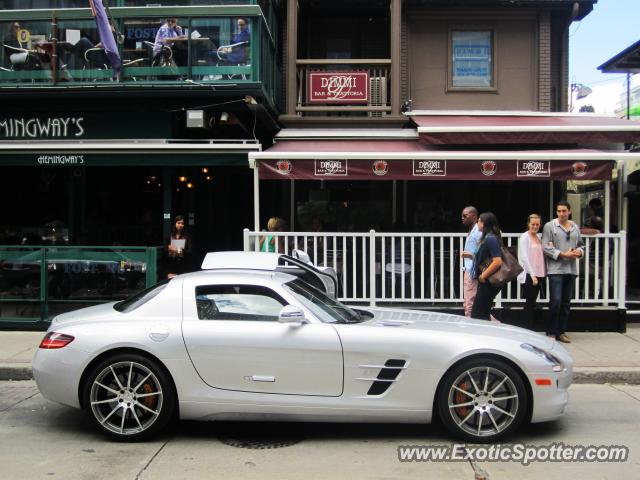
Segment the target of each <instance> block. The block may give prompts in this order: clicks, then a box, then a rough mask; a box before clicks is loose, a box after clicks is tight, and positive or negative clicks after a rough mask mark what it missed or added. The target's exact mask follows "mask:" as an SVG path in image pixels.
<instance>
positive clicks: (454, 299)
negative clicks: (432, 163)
mask: <svg viewBox="0 0 640 480" xmlns="http://www.w3.org/2000/svg"><path fill="white" fill-rule="evenodd" d="M268 235H269V236H275V237H277V239H278V245H279V248H280V250H281V251H283V252H284V253H288V252H289V251H291V249H293V248H298V249H302V250H305V251H306V252H307V253H308V254H309V256H310V258H311V260H312V261H313V262H314V263H316V264H318V265H323V266H330V267H333V268H334V269H335V270H336V272H337V273H338V278H339V283H340V287H339V294H338V296H339V299H340V300H341V301H344V302H349V303H364V302H366V303H369V304H371V305H376V304H378V303H381V304H399V303H400V304H411V305H412V306H415V307H420V306H430V305H441V306H447V305H448V306H458V307H461V306H462V300H463V299H462V292H463V276H462V267H461V265H460V252H461V251H462V250H463V246H464V241H465V238H466V234H464V233H378V232H375V231H373V230H372V231H370V232H368V233H339V232H335V233H333V232H332V233H328V232H327V233H317V232H286V233H283V232H269V233H268ZM264 236H265V232H251V231H249V230H245V231H244V249H245V251H259V250H260V247H259V245H260V238H262V237H264ZM502 237H503V240H504V242H505V244H506V245H507V246H511V247H514V248H515V247H517V242H518V238H519V237H520V234H519V233H506V234H503V235H502ZM583 239H584V242H585V255H584V258H583V259H582V260H580V261H579V262H578V272H579V273H578V276H577V277H576V280H575V282H576V283H575V286H576V288H575V294H574V299H573V300H574V302H576V303H578V304H583V305H588V306H612V307H618V308H625V300H626V297H625V284H626V233H625V232H620V233H617V234H600V235H589V236H584V238H583ZM516 249H517V248H516ZM520 290H521V289H520V286H519V284H518V283H517V281H515V280H514V281H513V282H511V283H509V284H508V285H506V286H505V287H504V288H503V289H502V291H501V292H500V293H499V294H498V297H497V298H496V305H497V306H501V305H502V304H521V303H524V298H523V297H522V296H521V292H520ZM548 299H549V293H548V290H547V292H546V294H545V295H543V298H541V299H540V302H541V303H543V304H544V303H547V302H548Z"/></svg>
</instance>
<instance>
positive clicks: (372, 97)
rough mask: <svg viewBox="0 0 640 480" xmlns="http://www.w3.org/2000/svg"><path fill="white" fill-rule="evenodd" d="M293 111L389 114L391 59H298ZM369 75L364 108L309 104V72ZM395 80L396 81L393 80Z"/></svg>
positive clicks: (368, 114) (370, 114)
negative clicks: (295, 97) (295, 96)
mask: <svg viewBox="0 0 640 480" xmlns="http://www.w3.org/2000/svg"><path fill="white" fill-rule="evenodd" d="M296 64H297V105H296V112H298V113H301V114H302V115H325V116H327V115H345V114H348V115H355V116H369V117H381V116H384V115H386V114H387V113H389V112H391V82H392V80H393V79H391V59H309V60H297V61H296ZM363 71H365V72H368V73H369V99H368V101H367V103H366V104H364V105H344V104H340V105H335V104H331V103H326V104H320V105H319V104H318V102H314V103H313V105H312V104H311V103H310V102H309V84H308V80H307V79H308V76H309V73H311V72H363ZM396 81H397V80H396Z"/></svg>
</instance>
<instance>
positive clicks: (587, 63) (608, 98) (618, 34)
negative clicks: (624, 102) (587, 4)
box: [569, 0, 640, 114]
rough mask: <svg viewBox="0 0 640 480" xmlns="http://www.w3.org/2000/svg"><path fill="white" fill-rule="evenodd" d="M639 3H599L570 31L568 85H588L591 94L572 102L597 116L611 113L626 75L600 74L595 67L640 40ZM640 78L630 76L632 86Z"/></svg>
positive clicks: (636, 0)
mask: <svg viewBox="0 0 640 480" xmlns="http://www.w3.org/2000/svg"><path fill="white" fill-rule="evenodd" d="M639 20H640V0H598V3H596V4H595V5H594V7H593V11H592V12H591V13H589V15H587V16H586V17H585V18H584V19H583V20H582V21H580V22H574V23H573V24H571V27H570V28H569V82H570V83H581V84H583V85H587V86H589V87H590V88H591V89H592V90H593V93H592V94H590V95H589V96H588V97H586V98H583V99H580V100H578V101H576V102H574V111H575V110H577V109H578V108H579V107H580V106H581V105H592V106H593V107H594V108H595V110H596V113H602V114H613V113H614V110H615V107H616V103H617V102H618V101H619V100H620V93H621V92H623V91H626V90H625V88H626V87H625V82H626V75H625V74H617V73H601V72H600V70H598V66H600V65H602V64H603V63H604V62H606V61H607V60H609V59H610V58H611V57H613V56H615V55H616V54H617V53H620V52H621V51H622V50H624V49H625V48H627V47H629V46H630V45H632V44H634V43H635V42H637V41H638V40H640V28H638V21H639ZM634 84H640V75H635V76H634V77H632V86H633V85H634Z"/></svg>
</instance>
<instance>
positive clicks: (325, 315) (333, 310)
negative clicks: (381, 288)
mask: <svg viewBox="0 0 640 480" xmlns="http://www.w3.org/2000/svg"><path fill="white" fill-rule="evenodd" d="M284 286H285V288H287V289H288V290H289V291H291V292H292V293H293V294H294V295H295V296H296V298H297V299H298V300H299V301H300V303H301V304H303V305H304V306H305V307H307V308H308V309H309V310H311V311H312V312H313V313H314V315H316V316H317V317H318V318H319V319H320V320H322V321H323V322H325V323H359V322H362V321H363V319H362V316H361V315H360V314H359V313H358V312H356V311H355V310H352V309H351V308H349V307H347V306H346V305H343V304H342V303H340V302H338V301H337V300H334V299H332V298H330V297H328V296H326V295H325V294H324V293H322V292H321V291H320V290H318V289H317V288H315V287H313V286H311V285H309V284H308V283H306V282H304V281H302V280H299V279H296V280H293V281H291V282H288V283H285V285H284Z"/></svg>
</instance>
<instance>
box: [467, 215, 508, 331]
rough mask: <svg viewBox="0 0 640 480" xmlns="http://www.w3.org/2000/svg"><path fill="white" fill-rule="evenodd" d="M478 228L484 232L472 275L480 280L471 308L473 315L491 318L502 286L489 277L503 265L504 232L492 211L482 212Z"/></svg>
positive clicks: (474, 316)
mask: <svg viewBox="0 0 640 480" xmlns="http://www.w3.org/2000/svg"><path fill="white" fill-rule="evenodd" d="M478 229H479V230H480V231H481V232H482V237H481V238H480V245H479V246H478V252H477V253H476V255H475V258H474V261H473V267H472V268H473V269H472V277H473V278H474V279H477V280H478V289H477V291H476V298H475V300H474V301H473V307H472V308H471V317H472V318H476V319H480V320H491V306H492V305H493V299H494V298H495V297H496V295H497V294H498V292H499V291H500V288H499V287H494V286H493V285H491V284H490V283H489V277H490V276H491V275H493V274H494V273H495V272H497V271H498V270H499V269H500V267H501V266H502V250H501V247H502V233H501V232H500V226H499V225H498V219H497V218H496V216H495V215H494V214H493V213H491V212H484V213H482V214H480V217H479V218H478Z"/></svg>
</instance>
